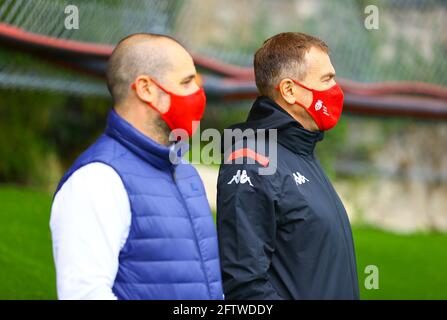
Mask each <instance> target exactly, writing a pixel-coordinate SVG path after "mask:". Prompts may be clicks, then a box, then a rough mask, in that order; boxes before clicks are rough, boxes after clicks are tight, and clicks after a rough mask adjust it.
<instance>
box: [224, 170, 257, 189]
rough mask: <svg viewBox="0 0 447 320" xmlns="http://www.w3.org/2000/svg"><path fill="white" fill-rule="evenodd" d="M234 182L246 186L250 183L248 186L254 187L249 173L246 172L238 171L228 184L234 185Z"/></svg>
mask: <svg viewBox="0 0 447 320" xmlns="http://www.w3.org/2000/svg"><path fill="white" fill-rule="evenodd" d="M233 182H234V183H236V184H239V183H241V184H244V183H247V182H248V184H249V185H250V186H252V187H253V184H252V183H251V180H250V177H249V176H248V175H247V171H245V170H238V171H237V172H236V174H235V175H234V176H233V178H232V179H231V180H230V182H228V184H232V183H233Z"/></svg>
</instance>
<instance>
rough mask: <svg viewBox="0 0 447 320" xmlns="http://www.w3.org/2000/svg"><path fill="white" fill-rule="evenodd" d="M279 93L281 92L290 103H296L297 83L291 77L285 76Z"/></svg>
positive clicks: (279, 87)
mask: <svg viewBox="0 0 447 320" xmlns="http://www.w3.org/2000/svg"><path fill="white" fill-rule="evenodd" d="M278 89H279V93H280V94H281V96H282V98H283V99H284V100H285V101H286V102H287V103H288V104H294V103H295V102H296V98H295V91H296V89H295V85H294V83H293V81H292V80H291V79H288V78H285V79H282V80H281V82H280V83H279V86H278Z"/></svg>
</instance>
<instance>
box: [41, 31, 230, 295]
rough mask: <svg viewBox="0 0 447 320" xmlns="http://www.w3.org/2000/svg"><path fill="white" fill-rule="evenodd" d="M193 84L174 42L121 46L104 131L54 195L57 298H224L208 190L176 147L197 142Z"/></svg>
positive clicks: (139, 40) (146, 40) (198, 93)
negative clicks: (192, 139) (187, 140)
mask: <svg viewBox="0 0 447 320" xmlns="http://www.w3.org/2000/svg"><path fill="white" fill-rule="evenodd" d="M195 79H196V69H195V67H194V63H193V60H192V57H191V55H190V54H189V53H188V52H187V51H186V50H185V49H184V48H183V47H182V46H181V45H180V44H179V43H178V42H177V41H175V40H174V39H172V38H169V37H166V36H160V35H151V34H136V35H132V36H129V37H127V38H125V39H123V40H121V42H120V43H119V44H118V45H117V46H116V48H115V50H114V51H113V53H112V55H111V57H110V60H109V63H108V67H107V85H108V88H109V91H110V93H111V95H112V97H113V101H114V106H113V108H112V110H111V111H110V113H109V116H108V119H107V127H106V129H105V132H104V134H103V135H102V136H101V137H100V138H99V139H98V140H97V141H96V142H95V143H94V144H93V145H92V146H91V147H90V148H88V149H87V150H86V151H85V152H84V153H82V154H81V155H80V156H79V158H78V159H77V160H76V161H75V162H74V164H73V165H72V167H71V168H70V169H69V170H68V171H67V172H66V173H65V175H64V176H63V177H62V179H61V181H60V183H59V185H58V187H57V189H56V192H55V196H54V201H53V205H52V211H51V219H50V228H51V232H52V240H53V255H54V261H55V266H56V274H57V292H58V297H59V299H133V300H134V299H197V300H199V299H200V300H202V299H204V300H205V299H222V298H223V293H222V285H221V279H220V268H219V265H220V264H219V258H218V257H219V255H218V249H217V240H216V239H217V237H216V230H215V226H214V223H213V219H212V216H211V212H210V208H209V205H208V201H207V199H206V195H205V191H204V187H203V184H202V181H201V179H200V177H199V175H198V174H197V171H196V170H195V169H194V168H193V167H192V166H191V165H190V164H188V163H187V162H186V161H184V160H182V159H181V156H182V154H181V151H182V150H184V148H177V146H178V143H175V144H173V143H171V140H174V141H176V139H175V138H176V137H183V138H185V137H186V138H187V137H188V136H190V135H192V134H193V133H194V130H195V128H196V127H197V122H198V121H199V120H200V118H201V116H202V114H203V111H204V108H205V94H204V92H203V89H202V88H201V87H199V86H198V84H197V83H196V81H195ZM172 132H175V133H176V134H175V135H174V139H170V138H169V137H170V133H172ZM171 138H172V137H171ZM183 140H184V139H183ZM180 143H181V142H180Z"/></svg>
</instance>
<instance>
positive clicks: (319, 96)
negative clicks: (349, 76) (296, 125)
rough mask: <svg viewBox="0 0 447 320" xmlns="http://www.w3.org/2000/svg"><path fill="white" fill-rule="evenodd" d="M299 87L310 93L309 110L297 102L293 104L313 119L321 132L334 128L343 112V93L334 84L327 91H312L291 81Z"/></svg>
mask: <svg viewBox="0 0 447 320" xmlns="http://www.w3.org/2000/svg"><path fill="white" fill-rule="evenodd" d="M293 82H295V83H296V84H297V85H299V86H300V87H302V88H304V89H307V90H309V91H311V92H312V96H313V99H312V104H311V105H310V107H309V108H306V106H304V105H302V104H301V103H299V102H298V101H296V102H295V103H296V104H297V105H299V106H301V107H303V108H304V109H305V110H306V111H307V112H308V113H309V114H310V115H311V117H312V118H313V119H314V121H315V123H316V124H317V126H318V128H319V129H320V130H321V131H325V130H329V129H332V128H333V127H335V125H336V124H337V122H338V120H339V119H340V116H341V112H342V110H343V97H344V96H343V91H342V90H341V88H340V86H339V85H338V84H337V83H336V84H335V85H333V86H332V87H330V88H329V89H327V90H322V91H319V90H314V89H311V88H308V87H306V86H304V85H302V84H301V83H299V82H298V81H295V80H293Z"/></svg>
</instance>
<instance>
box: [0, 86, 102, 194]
mask: <svg viewBox="0 0 447 320" xmlns="http://www.w3.org/2000/svg"><path fill="white" fill-rule="evenodd" d="M0 94H1V97H2V98H1V100H0V113H1V115H2V116H1V118H0V132H1V134H0V159H1V160H0V182H14V183H21V184H28V185H33V186H42V187H43V188H45V189H49V188H53V187H54V184H55V183H56V182H57V180H58V179H59V178H60V175H61V174H62V171H63V166H66V165H67V164H68V163H69V162H71V161H72V160H73V159H74V157H75V156H76V155H77V154H78V153H79V152H80V151H81V150H82V149H83V148H85V147H86V146H87V145H88V144H89V143H90V142H91V141H92V139H93V138H94V137H95V136H97V135H98V134H99V133H100V132H101V131H102V130H103V128H104V123H105V122H104V119H105V115H106V112H107V105H108V102H107V101H104V100H101V99H93V98H75V97H70V96H66V95H62V94H57V93H50V92H32V91H22V92H17V91H10V90H2V91H1V92H0Z"/></svg>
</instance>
